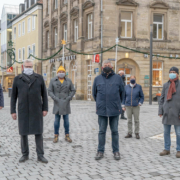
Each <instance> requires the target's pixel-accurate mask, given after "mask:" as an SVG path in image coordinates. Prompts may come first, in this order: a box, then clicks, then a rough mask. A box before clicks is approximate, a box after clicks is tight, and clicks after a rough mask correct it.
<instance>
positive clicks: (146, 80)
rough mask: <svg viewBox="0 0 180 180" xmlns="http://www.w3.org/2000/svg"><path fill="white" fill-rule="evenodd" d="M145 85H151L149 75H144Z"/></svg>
mask: <svg viewBox="0 0 180 180" xmlns="http://www.w3.org/2000/svg"><path fill="white" fill-rule="evenodd" d="M144 87H149V75H145V76H144Z"/></svg>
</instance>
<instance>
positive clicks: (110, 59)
mask: <svg viewBox="0 0 180 180" xmlns="http://www.w3.org/2000/svg"><path fill="white" fill-rule="evenodd" d="M115 60H116V59H112V58H109V59H108V61H115Z"/></svg>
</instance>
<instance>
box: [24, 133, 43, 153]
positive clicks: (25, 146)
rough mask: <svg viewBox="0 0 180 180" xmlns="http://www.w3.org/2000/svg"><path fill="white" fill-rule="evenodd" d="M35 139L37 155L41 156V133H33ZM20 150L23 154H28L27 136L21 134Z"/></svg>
mask: <svg viewBox="0 0 180 180" xmlns="http://www.w3.org/2000/svg"><path fill="white" fill-rule="evenodd" d="M35 141H36V152H37V156H38V157H40V156H43V155H44V148H43V136H42V134H36V135H35ZM21 152H22V154H23V156H28V155H29V143H28V136H27V135H25V136H21Z"/></svg>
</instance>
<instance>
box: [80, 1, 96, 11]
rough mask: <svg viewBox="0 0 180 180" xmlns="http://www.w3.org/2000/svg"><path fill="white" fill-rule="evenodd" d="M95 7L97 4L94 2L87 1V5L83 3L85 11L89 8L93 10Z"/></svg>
mask: <svg viewBox="0 0 180 180" xmlns="http://www.w3.org/2000/svg"><path fill="white" fill-rule="evenodd" d="M94 5H95V3H94V2H93V1H92V0H87V1H86V2H85V3H83V5H82V8H83V10H86V9H88V8H91V7H93V6H94Z"/></svg>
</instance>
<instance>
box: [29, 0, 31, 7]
mask: <svg viewBox="0 0 180 180" xmlns="http://www.w3.org/2000/svg"><path fill="white" fill-rule="evenodd" d="M30 7H31V0H29V8H30Z"/></svg>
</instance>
